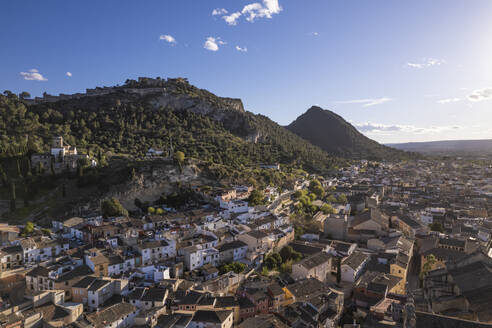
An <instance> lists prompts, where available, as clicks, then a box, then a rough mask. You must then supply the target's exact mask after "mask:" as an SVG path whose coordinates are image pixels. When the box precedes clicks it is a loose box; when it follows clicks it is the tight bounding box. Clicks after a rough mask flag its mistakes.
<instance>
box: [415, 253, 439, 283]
mask: <svg viewBox="0 0 492 328" xmlns="http://www.w3.org/2000/svg"><path fill="white" fill-rule="evenodd" d="M436 262H437V259H436V257H435V256H434V255H432V254H429V255H427V256H426V257H425V259H424V265H423V266H422V271H421V272H420V274H419V278H420V280H421V281H422V280H423V279H424V276H425V274H426V273H427V272H429V271H431V270H432V267H433V266H434V265H435V264H436Z"/></svg>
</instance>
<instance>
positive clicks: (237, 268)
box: [219, 262, 246, 274]
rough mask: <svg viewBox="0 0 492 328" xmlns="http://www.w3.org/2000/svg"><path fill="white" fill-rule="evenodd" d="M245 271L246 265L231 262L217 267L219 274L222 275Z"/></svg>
mask: <svg viewBox="0 0 492 328" xmlns="http://www.w3.org/2000/svg"><path fill="white" fill-rule="evenodd" d="M245 269H246V264H244V263H240V262H232V263H227V264H224V265H221V266H220V267H219V273H220V274H224V273H227V272H231V271H234V272H235V273H241V272H243V271H244V270H245Z"/></svg>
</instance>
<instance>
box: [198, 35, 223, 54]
mask: <svg viewBox="0 0 492 328" xmlns="http://www.w3.org/2000/svg"><path fill="white" fill-rule="evenodd" d="M219 44H225V42H224V41H221V40H220V38H214V37H211V36H209V37H208V38H207V40H205V43H204V44H203V47H204V48H205V49H207V50H210V51H218V50H219Z"/></svg>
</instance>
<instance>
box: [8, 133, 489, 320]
mask: <svg viewBox="0 0 492 328" xmlns="http://www.w3.org/2000/svg"><path fill="white" fill-rule="evenodd" d="M52 147H53V148H52V155H54V156H56V158H58V157H60V160H59V161H58V162H60V163H61V162H63V156H61V155H62V154H60V152H63V155H64V154H65V151H66V152H67V156H72V157H74V158H75V161H76V159H77V158H76V156H77V152H76V149H73V150H72V148H67V147H70V146H66V145H64V143H63V139H56V140H54V141H53V146H52ZM66 148H67V149H66ZM53 149H55V150H53ZM57 149H58V151H56V150H57ZM60 149H61V150H60ZM55 151H56V154H55V153H54V152H55ZM162 153H163V151H159V150H154V149H151V150H149V152H148V154H147V156H157V155H160V154H162ZM156 154H157V155H156ZM36 156H38V155H36ZM39 156H41V155H39ZM39 156H38V157H35V158H33V159H36V160H40V158H41V157H39ZM46 156H48V155H46ZM48 157H49V156H48ZM48 157H47V158H48ZM49 158H51V157H49ZM72 162H73V160H72ZM72 162H70V163H72ZM49 164H50V163H45V166H49ZM71 165H72V164H71ZM73 165H75V164H73ZM93 165H96V164H95V163H94V164H93ZM261 169H263V170H282V165H278V164H264V165H261ZM195 192H196V193H198V194H200V195H201V196H202V199H203V200H205V201H204V202H202V203H201V204H199V205H197V204H195V203H192V202H190V203H189V204H188V205H186V206H182V207H180V208H174V207H172V206H171V205H169V204H163V205H157V206H156V205H154V204H152V206H148V208H147V209H146V211H141V213H140V214H138V215H137V214H135V213H134V212H132V213H131V214H127V213H128V212H126V213H123V212H119V213H118V211H117V209H118V208H120V207H121V204H120V203H119V201H118V200H117V199H114V198H113V199H107V200H101V201H102V204H101V208H99V209H94V210H93V213H90V214H89V213H85V214H86V215H83V216H82V217H79V216H75V217H64V218H53V220H52V225H51V227H41V226H38V225H36V224H34V223H32V222H28V223H26V224H22V225H9V224H0V245H1V248H0V297H1V299H0V326H1V327H9V328H14V327H162V328H164V327H166V328H171V327H175V328H178V327H179V328H183V327H190V328H195V327H221V328H229V327H242V328H249V327H490V326H492V324H491V322H492V315H491V313H490V311H489V309H490V306H489V304H491V303H492V293H491V291H492V258H491V256H492V251H491V249H490V246H491V237H492V232H491V231H492V230H491V229H492V220H491V219H490V218H489V213H490V211H491V209H492V197H491V196H492V168H491V167H490V166H489V165H488V164H487V162H486V161H477V160H470V159H466V158H459V157H457V158H451V157H449V158H445V159H442V160H438V159H432V160H425V159H421V160H414V161H404V162H391V163H390V162H373V161H365V160H363V161H356V162H354V163H353V164H352V165H351V166H349V167H345V168H341V169H339V170H338V172H337V173H336V174H334V175H333V176H320V175H309V174H307V173H306V174H304V175H303V176H302V177H301V178H299V179H298V180H297V181H296V182H295V184H294V186H293V188H292V189H290V190H289V189H282V188H279V187H276V186H267V187H266V188H259V187H257V186H254V185H231V186H229V187H227V188H200V186H198V187H196V188H195Z"/></svg>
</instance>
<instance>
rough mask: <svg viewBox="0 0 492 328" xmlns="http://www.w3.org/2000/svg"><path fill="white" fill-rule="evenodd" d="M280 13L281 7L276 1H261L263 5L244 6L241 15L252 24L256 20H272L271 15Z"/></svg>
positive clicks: (257, 3) (256, 3)
mask: <svg viewBox="0 0 492 328" xmlns="http://www.w3.org/2000/svg"><path fill="white" fill-rule="evenodd" d="M281 11H282V7H281V6H280V4H279V3H278V0H263V4H261V3H259V2H255V3H251V4H249V5H246V6H244V7H243V10H242V11H241V13H242V14H243V15H245V16H247V17H246V20H247V21H248V22H254V21H255V19H256V18H272V15H274V14H278V13H280V12H281Z"/></svg>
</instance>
